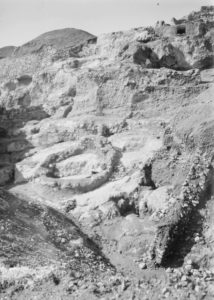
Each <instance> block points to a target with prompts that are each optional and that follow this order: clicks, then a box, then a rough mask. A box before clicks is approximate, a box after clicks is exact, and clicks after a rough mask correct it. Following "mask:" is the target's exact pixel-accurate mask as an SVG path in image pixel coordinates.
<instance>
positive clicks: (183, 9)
mask: <svg viewBox="0 0 214 300" xmlns="http://www.w3.org/2000/svg"><path fill="white" fill-rule="evenodd" d="M202 5H214V0H0V47H3V46H7V45H14V46H20V45H22V44H24V43H26V42H28V41H30V40H32V39H33V38H35V37H37V36H38V35H40V34H42V33H44V32H47V31H50V30H54V29H60V28H67V27H72V28H78V29H82V30H85V31H88V32H90V33H92V34H95V35H99V34H101V33H106V32H112V31H119V30H126V29H130V28H135V27H140V26H147V25H154V24H155V23H156V21H158V20H165V21H168V22H169V21H170V20H171V18H172V17H175V18H179V17H183V16H184V15H187V14H188V13H190V12H191V11H193V10H198V9H199V8H200V7H201V6H202Z"/></svg>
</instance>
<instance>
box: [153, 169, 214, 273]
mask: <svg viewBox="0 0 214 300" xmlns="http://www.w3.org/2000/svg"><path fill="white" fill-rule="evenodd" d="M208 170H209V171H208V172H207V176H206V180H205V182H204V184H203V187H201V190H200V192H198V193H197V191H192V192H191V191H190V193H189V194H188V195H187V196H186V197H185V196H184V198H183V200H182V201H181V203H180V204H179V205H178V206H177V208H175V210H174V212H170V214H171V216H170V217H169V219H168V222H165V223H164V224H161V225H160V226H158V230H157V233H156V237H155V241H154V244H153V248H152V253H151V255H152V259H153V260H154V262H155V264H156V265H157V266H163V267H166V268H167V267H180V266H182V265H183V262H184V258H185V257H186V255H187V254H188V253H189V252H190V251H191V249H192V247H193V245H194V244H195V241H194V235H195V234H196V233H197V234H201V232H202V230H203V223H204V217H203V216H202V215H201V214H200V211H201V210H202V209H205V207H206V204H207V203H208V201H209V200H210V199H211V197H212V195H213V180H214V169H213V166H212V165H211V164H210V165H209V168H208ZM194 193H195V195H194ZM192 198H193V199H197V201H195V202H194V200H193V201H192V202H191V201H190V200H189V199H192ZM196 203H197V205H196Z"/></svg>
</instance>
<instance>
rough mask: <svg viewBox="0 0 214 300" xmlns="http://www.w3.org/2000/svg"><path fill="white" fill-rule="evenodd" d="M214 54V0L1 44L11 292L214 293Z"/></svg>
mask: <svg viewBox="0 0 214 300" xmlns="http://www.w3.org/2000/svg"><path fill="white" fill-rule="evenodd" d="M0 53H1V52H0ZM0 56H1V55H0ZM213 63H214V7H202V8H201V11H198V12H193V13H191V14H190V15H188V16H186V17H184V18H182V19H179V20H176V19H175V18H173V19H172V22H171V24H166V23H165V22H164V21H159V22H157V24H156V25H155V26H154V27H141V28H135V29H131V30H129V31H124V32H116V33H110V34H104V35H102V36H100V37H98V38H97V37H95V36H93V35H91V34H89V33H86V32H84V31H81V30H76V29H63V30H56V31H53V32H49V33H45V34H43V35H41V36H39V37H38V38H36V39H34V40H32V41H31V42H29V43H27V44H25V45H23V46H21V47H18V48H16V49H13V51H11V52H10V51H6V54H4V55H2V59H1V60H0V116H1V117H0V185H1V187H2V189H1V191H0V214H1V220H0V223H1V224H0V232H1V234H0V294H1V295H2V297H3V299H35V297H36V299H154V300H156V299H182V300H184V299H213V297H214V289H213V281H214V254H213V253H214V243H213V240H214V234H213V229H214V223H213V211H214V202H213V199H214V195H213V194H214V190H213V186H214V185H213V183H214V169H213V168H214V162H213V158H214V152H213V149H214V99H213V95H214V65H213Z"/></svg>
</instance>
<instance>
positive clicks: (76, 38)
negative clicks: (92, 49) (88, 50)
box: [15, 28, 96, 56]
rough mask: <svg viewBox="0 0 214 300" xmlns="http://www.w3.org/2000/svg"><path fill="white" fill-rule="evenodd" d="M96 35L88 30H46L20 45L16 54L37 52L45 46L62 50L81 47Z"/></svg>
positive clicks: (91, 40) (92, 40)
mask: <svg viewBox="0 0 214 300" xmlns="http://www.w3.org/2000/svg"><path fill="white" fill-rule="evenodd" d="M95 41H96V37H95V36H94V35H92V34H90V33H88V32H86V31H83V30H79V29H75V28H65V29H58V30H53V31H49V32H46V33H44V34H42V35H40V36H38V37H37V38H35V39H33V40H32V41H30V42H28V43H26V44H24V45H22V46H21V47H18V48H17V49H16V51H15V55H16V56H22V55H26V54H30V53H36V52H38V51H40V50H42V49H43V48H45V47H53V48H54V49H57V50H60V49H64V48H71V49H72V48H73V49H76V48H79V47H81V46H83V45H84V44H87V43H89V42H95Z"/></svg>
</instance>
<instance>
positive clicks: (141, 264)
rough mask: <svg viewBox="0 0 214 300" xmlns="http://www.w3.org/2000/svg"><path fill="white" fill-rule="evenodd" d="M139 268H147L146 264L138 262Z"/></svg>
mask: <svg viewBox="0 0 214 300" xmlns="http://www.w3.org/2000/svg"><path fill="white" fill-rule="evenodd" d="M139 268H140V269H142V270H145V269H147V265H146V264H145V263H140V264H139Z"/></svg>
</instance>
